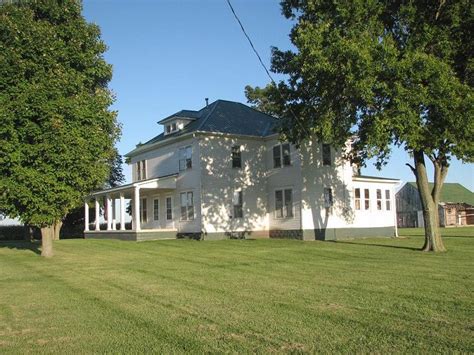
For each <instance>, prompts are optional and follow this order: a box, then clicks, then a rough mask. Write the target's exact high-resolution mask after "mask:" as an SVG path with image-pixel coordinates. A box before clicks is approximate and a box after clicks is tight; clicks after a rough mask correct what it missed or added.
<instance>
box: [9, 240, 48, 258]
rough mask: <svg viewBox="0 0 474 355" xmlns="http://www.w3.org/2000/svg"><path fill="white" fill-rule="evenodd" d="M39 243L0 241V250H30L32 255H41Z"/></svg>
mask: <svg viewBox="0 0 474 355" xmlns="http://www.w3.org/2000/svg"><path fill="white" fill-rule="evenodd" d="M40 247H41V242H40V241H36V240H35V241H31V242H30V241H23V240H22V241H0V248H8V249H16V250H30V251H32V252H33V253H35V254H37V255H40V254H41V250H40Z"/></svg>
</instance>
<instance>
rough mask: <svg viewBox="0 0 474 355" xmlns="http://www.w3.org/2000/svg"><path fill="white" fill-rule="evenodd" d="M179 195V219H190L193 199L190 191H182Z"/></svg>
mask: <svg viewBox="0 0 474 355" xmlns="http://www.w3.org/2000/svg"><path fill="white" fill-rule="evenodd" d="M180 197H181V220H182V221H192V220H193V219H194V199H193V193H192V192H182V193H181V194H180Z"/></svg>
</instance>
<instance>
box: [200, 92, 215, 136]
mask: <svg viewBox="0 0 474 355" xmlns="http://www.w3.org/2000/svg"><path fill="white" fill-rule="evenodd" d="M218 101H219V100H216V101H214V102H213V103H212V104H211V105H214V107H213V108H212V109H210V110H209V113H208V114H207V116H205V117H203V118H201V119H200V121H201V122H200V124H199V126H197V127H196V131H199V130H200V129H201V127H202V126H203V125H204V123H206V121H207V120H208V119H209V117H211V114H212V113H213V112H214V111H215V109H216V107H217V106H218V105H219V102H218ZM211 105H209V106H211ZM209 106H207V107H209Z"/></svg>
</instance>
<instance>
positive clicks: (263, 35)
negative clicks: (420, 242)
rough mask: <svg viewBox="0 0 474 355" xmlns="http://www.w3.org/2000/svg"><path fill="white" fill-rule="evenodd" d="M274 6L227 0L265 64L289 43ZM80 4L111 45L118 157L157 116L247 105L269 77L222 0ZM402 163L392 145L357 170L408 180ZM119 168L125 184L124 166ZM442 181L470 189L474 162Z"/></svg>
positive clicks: (269, 1) (89, 0) (265, 0)
mask: <svg viewBox="0 0 474 355" xmlns="http://www.w3.org/2000/svg"><path fill="white" fill-rule="evenodd" d="M278 3H279V2H278V1H276V0H233V1H232V4H233V6H234V9H235V10H236V12H237V14H238V15H239V17H240V19H241V21H242V22H243V24H244V26H245V27H246V30H247V32H248V33H249V35H250V36H251V38H252V40H253V42H254V44H255V46H256V48H257V50H258V51H259V53H260V55H261V57H262V59H263V61H264V62H265V64H266V65H267V66H268V67H269V66H270V48H271V46H276V47H279V48H281V49H288V48H291V43H290V41H289V38H288V33H289V31H290V29H291V23H290V22H289V21H288V20H286V19H285V18H284V17H283V16H282V15H281V12H280V7H279V5H278ZM83 6H84V11H83V13H84V16H85V17H86V19H87V20H88V21H90V22H94V23H96V24H98V25H99V26H100V28H101V30H102V38H103V40H104V41H105V43H106V44H107V45H108V47H109V50H108V51H107V53H106V55H105V57H106V60H107V61H108V62H109V63H111V64H112V65H113V67H114V77H113V80H112V82H111V84H110V87H111V89H112V90H113V92H114V93H115V95H116V102H115V104H114V107H113V108H114V109H115V110H117V111H118V120H119V122H120V123H121V124H122V128H123V132H122V138H121V140H120V142H119V143H118V149H119V151H120V153H121V154H125V153H127V152H129V151H130V150H132V149H133V148H134V147H135V145H136V144H137V143H138V142H145V141H147V140H148V139H150V138H152V137H154V136H156V135H157V134H159V133H160V132H161V131H162V128H161V126H160V125H158V124H157V123H156V122H157V121H158V120H160V119H161V118H164V117H166V116H169V115H170V114H172V113H174V112H176V111H179V110H181V109H192V110H193V109H194V110H197V109H200V108H202V107H203V106H204V104H205V102H204V98H206V97H208V98H209V100H210V102H212V101H214V100H217V99H225V100H232V101H239V102H243V103H245V102H246V99H245V95H244V87H245V85H252V86H256V85H258V86H264V85H266V84H267V83H268V81H269V79H268V77H267V76H266V74H265V72H264V70H263V68H262V67H261V66H260V64H259V62H258V60H257V58H256V57H255V54H254V53H253V52H252V50H251V48H250V46H249V44H248V42H247V40H246V39H245V37H244V36H243V34H242V32H241V30H240V27H239V26H238V24H237V22H236V21H235V19H234V17H233V15H232V13H231V11H230V9H229V7H228V5H227V3H226V1H225V0H159V1H157V0H155V1H153V0H135V1H130V0H84V5H83ZM277 78H278V77H277ZM408 161H410V158H409V157H408V155H407V154H406V153H405V152H404V151H402V150H397V151H395V152H394V154H393V156H392V158H391V160H390V163H389V165H388V166H387V167H385V168H384V169H383V170H382V171H377V170H376V169H375V167H373V166H372V165H371V164H369V165H368V166H367V168H366V169H363V171H362V173H363V174H367V175H377V176H386V177H395V178H399V179H401V180H403V181H413V180H414V178H413V176H412V173H411V172H410V171H409V169H408V168H407V167H406V166H405V163H406V162H408ZM124 172H125V174H126V177H127V181H129V180H130V169H129V168H128V167H124ZM447 181H449V182H460V183H462V184H463V185H465V186H466V187H467V188H469V189H471V190H474V165H473V164H469V165H468V164H462V163H460V162H458V161H454V162H453V164H452V167H451V169H450V172H449V174H448V178H447Z"/></svg>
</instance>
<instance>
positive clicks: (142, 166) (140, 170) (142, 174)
mask: <svg viewBox="0 0 474 355" xmlns="http://www.w3.org/2000/svg"><path fill="white" fill-rule="evenodd" d="M136 170H137V180H145V179H146V160H140V161H137V163H136Z"/></svg>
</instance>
